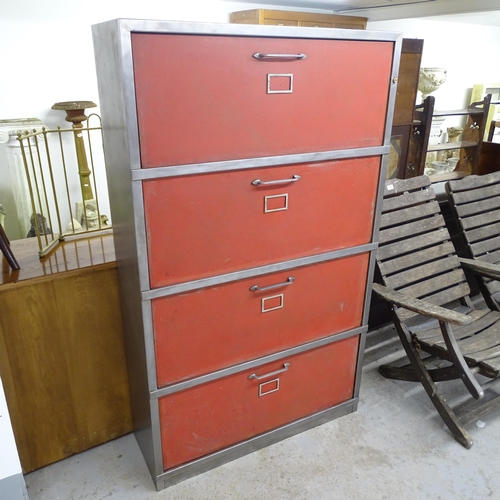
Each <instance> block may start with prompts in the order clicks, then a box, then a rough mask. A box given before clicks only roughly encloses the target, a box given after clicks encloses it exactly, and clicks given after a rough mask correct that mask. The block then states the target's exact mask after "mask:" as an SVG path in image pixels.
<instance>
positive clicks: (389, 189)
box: [384, 175, 431, 201]
mask: <svg viewBox="0 0 500 500" xmlns="http://www.w3.org/2000/svg"><path fill="white" fill-rule="evenodd" d="M430 185H431V181H430V180H429V178H428V177H427V176H425V175H420V176H417V177H412V178H410V179H391V180H389V181H387V182H386V183H385V191H384V198H385V197H386V196H389V195H396V194H399V193H401V192H404V191H414V190H416V189H422V188H425V187H428V186H430ZM384 201H385V200H384Z"/></svg>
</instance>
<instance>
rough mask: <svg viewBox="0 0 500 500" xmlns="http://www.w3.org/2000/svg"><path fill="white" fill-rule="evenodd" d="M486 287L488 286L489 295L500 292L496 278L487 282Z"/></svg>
mask: <svg viewBox="0 0 500 500" xmlns="http://www.w3.org/2000/svg"><path fill="white" fill-rule="evenodd" d="M486 287H487V288H488V291H489V292H490V294H491V295H495V294H496V293H498V292H500V282H498V281H496V280H495V281H489V282H487V283H486Z"/></svg>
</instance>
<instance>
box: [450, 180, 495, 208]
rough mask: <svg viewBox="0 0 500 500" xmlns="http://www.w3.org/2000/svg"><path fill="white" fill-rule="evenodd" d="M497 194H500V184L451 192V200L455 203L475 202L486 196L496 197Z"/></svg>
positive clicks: (484, 198) (486, 197)
mask: <svg viewBox="0 0 500 500" xmlns="http://www.w3.org/2000/svg"><path fill="white" fill-rule="evenodd" d="M498 196H500V184H493V185H491V186H485V187H482V188H480V189H471V190H468V191H461V192H458V193H453V200H454V203H455V204H456V205H463V204H465V203H472V202H477V201H481V200H486V199H488V198H497V197H498Z"/></svg>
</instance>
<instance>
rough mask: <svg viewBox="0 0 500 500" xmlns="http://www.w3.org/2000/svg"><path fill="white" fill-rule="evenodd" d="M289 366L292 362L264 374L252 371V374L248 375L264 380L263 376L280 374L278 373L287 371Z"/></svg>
mask: <svg viewBox="0 0 500 500" xmlns="http://www.w3.org/2000/svg"><path fill="white" fill-rule="evenodd" d="M289 366H290V363H283V368H281V369H280V370H276V371H274V372H270V373H265V374H264V375H257V374H256V373H252V374H251V375H248V378H254V379H255V380H262V379H263V378H268V377H272V376H273V375H278V373H283V372H286V371H287V370H288V367H289Z"/></svg>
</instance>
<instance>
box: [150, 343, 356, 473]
mask: <svg viewBox="0 0 500 500" xmlns="http://www.w3.org/2000/svg"><path fill="white" fill-rule="evenodd" d="M358 342H359V337H357V336H356V337H351V338H348V339H345V340H342V341H339V342H335V343H333V344H329V345H327V346H324V347H320V348H318V349H314V350H311V351H307V352H304V353H301V354H297V355H295V356H290V357H289V358H284V359H282V360H280V361H275V362H273V363H268V364H266V365H262V366H260V367H258V368H254V369H252V370H248V371H244V372H240V373H237V374H234V375H231V376H229V377H225V378H222V379H218V380H215V381H212V382H209V383H207V384H203V385H199V386H196V387H193V388H191V389H187V390H185V391H182V392H178V393H174V394H171V395H168V396H164V397H162V398H160V400H159V406H160V425H161V435H162V449H163V465H164V468H165V470H167V469H170V468H172V467H175V466H177V465H180V464H183V463H185V462H189V461H190V460H194V459H196V458H199V457H202V456H204V455H207V454H209V453H212V452H215V451H217V450H220V449H223V448H226V447H228V446H230V445H232V444H235V443H238V442H240V441H243V440H245V439H249V438H251V437H254V436H257V435H258V434H262V433H264V432H266V431H270V430H272V429H275V428H277V427H280V426H282V425H285V424H287V423H289V422H293V421H294V420H297V419H299V418H303V417H305V416H307V415H311V414H313V413H316V412H319V411H321V410H326V409H328V408H330V407H332V406H335V405H337V404H339V403H342V402H343V401H347V400H348V399H350V398H352V396H353V386H354V378H355V371H356V359H357V352H358ZM274 372H279V373H274Z"/></svg>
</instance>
